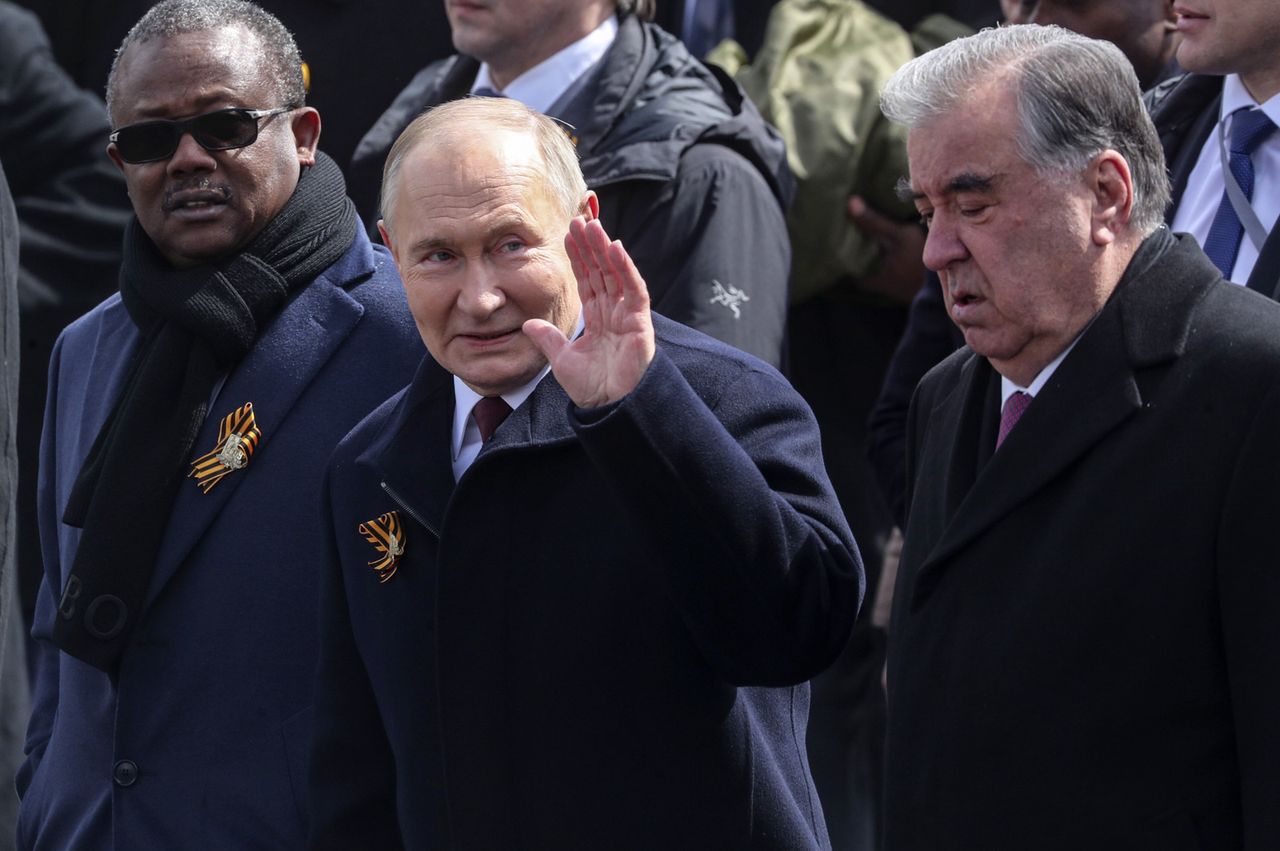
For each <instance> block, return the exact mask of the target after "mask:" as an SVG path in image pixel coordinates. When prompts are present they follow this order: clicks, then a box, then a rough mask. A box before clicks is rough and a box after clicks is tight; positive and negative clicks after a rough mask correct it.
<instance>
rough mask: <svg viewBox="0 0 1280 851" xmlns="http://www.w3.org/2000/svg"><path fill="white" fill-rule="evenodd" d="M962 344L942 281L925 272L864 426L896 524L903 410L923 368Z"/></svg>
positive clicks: (901, 498)
mask: <svg viewBox="0 0 1280 851" xmlns="http://www.w3.org/2000/svg"><path fill="white" fill-rule="evenodd" d="M962 345H964V338H963V337H962V336H961V335H960V332H959V331H958V330H957V329H956V326H955V325H954V324H953V323H952V322H951V317H949V316H947V306H946V303H945V302H944V301H943V300H942V285H941V283H940V282H939V281H938V276H937V275H936V274H935V273H933V272H930V273H928V274H927V275H926V276H925V283H924V286H923V287H921V288H920V292H919V293H917V294H916V297H915V299H914V300H913V301H912V302H911V311H910V313H909V314H908V315H907V327H906V330H905V331H903V333H902V339H901V340H899V341H898V348H897V349H896V350H895V351H894V353H893V359H892V360H891V361H890V362H889V369H888V371H887V372H886V373H885V377H884V386H883V387H882V388H881V390H880V398H879V399H877V400H876V405H875V407H874V408H872V410H871V418H870V422H869V424H868V427H869V429H870V441H869V443H868V446H867V455H868V456H869V457H870V458H871V464H872V466H873V467H874V468H875V471H876V478H877V480H878V482H879V484H880V492H881V493H882V494H884V498H885V501H886V502H888V504H889V508H890V510H891V511H892V512H893V518H894V521H895V522H896V523H897V524H898V526H899V527H900V528H905V527H906V484H907V473H906V465H907V409H908V407H910V405H911V395H912V394H913V393H914V392H915V389H916V385H917V384H919V383H920V379H921V378H923V377H924V374H925V373H926V372H928V371H929V370H930V369H932V368H933V367H934V366H935V365H937V364H938V363H940V362H941V361H942V360H943V359H944V358H945V357H946V356H947V355H949V354H951V353H952V352H954V351H955V350H956V349H958V348H959V347H960V346H962Z"/></svg>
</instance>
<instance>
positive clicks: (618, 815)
mask: <svg viewBox="0 0 1280 851" xmlns="http://www.w3.org/2000/svg"><path fill="white" fill-rule="evenodd" d="M382 210H383V215H384V217H383V221H382V222H381V229H382V234H383V239H384V240H385V241H386V243H387V245H388V246H390V248H391V251H392V254H393V255H394V256H395V258H396V263H397V265H398V266H399V268H400V269H401V273H402V275H403V277H404V282H405V291H406V293H407V295H408V298H409V306H410V309H411V310H412V311H413V313H414V317H415V318H416V320H417V323H418V329H419V331H420V332H421V334H422V338H423V341H424V342H425V343H426V347H427V351H428V353H429V355H430V356H429V357H427V358H425V359H424V360H423V363H422V366H421V368H420V369H419V371H418V374H417V376H416V377H415V378H414V380H413V383H412V384H410V385H409V387H408V388H407V389H406V390H405V391H404V392H402V393H400V394H397V395H396V396H394V397H393V398H391V399H390V400H388V402H387V403H386V404H385V405H383V406H382V407H380V408H379V409H378V410H377V411H375V412H374V413H373V414H371V415H370V416H369V417H368V418H367V419H366V420H365V421H364V422H363V423H361V425H360V426H359V427H357V428H356V429H355V430H354V431H353V432H352V433H351V434H350V435H349V436H348V437H347V438H346V439H345V440H344V441H343V442H342V444H341V445H340V446H339V448H338V450H337V452H336V453H335V455H334V459H333V461H332V462H331V464H330V471H329V482H328V485H327V487H326V489H325V496H326V522H327V524H328V531H327V533H326V535H325V544H326V546H327V547H328V549H329V556H328V558H327V559H326V562H327V564H326V565H324V566H323V569H324V570H325V571H326V572H327V589H326V591H325V592H324V594H323V598H322V610H323V613H324V614H323V619H324V625H323V639H322V647H323V649H322V658H321V666H320V674H319V685H318V689H317V699H318V703H317V724H316V731H317V736H316V748H315V750H314V752H313V761H312V787H311V788H312V798H311V812H312V819H313V821H312V846H313V847H314V848H324V849H329V848H332V849H346V848H359V847H365V848H398V847H406V848H414V849H424V848H435V847H441V848H449V847H455V848H495V849H497V848H582V849H587V848H636V849H651V848H694V847H696V848H735V849H748V848H750V849H764V848H770V849H774V848H777V849H781V848H826V847H829V846H828V843H827V838H826V831H825V828H824V825H823V818H822V809H821V806H820V805H819V803H818V798H817V795H816V792H815V791H814V788H813V782H812V780H811V778H810V773H809V768H808V765H807V758H806V754H805V720H806V718H807V714H808V694H809V691H808V686H807V684H806V682H805V681H806V680H808V679H809V678H810V677H812V676H813V675H814V674H816V673H817V672H818V671H820V670H822V669H823V668H824V667H825V666H827V665H828V664H830V663H831V661H832V660H833V659H835V658H836V656H837V655H838V654H839V652H840V650H841V648H842V647H843V646H844V643H845V640H846V637H847V636H848V633H849V628H850V626H851V624H852V623H853V620H854V617H855V615H856V613H857V609H858V603H859V599H860V591H861V584H862V570H861V564H860V561H859V558H858V554H857V549H856V547H855V545H854V543H853V539H852V536H851V535H850V534H849V531H848V527H847V526H846V525H845V521H844V519H843V517H842V514H841V511H840V506H839V504H838V503H837V501H836V499H835V496H834V494H833V493H832V490H831V484H830V482H829V481H828V479H827V476H826V473H825V471H824V469H823V464H822V452H821V449H820V441H819V435H818V429H817V425H816V424H815V422H814V420H813V416H812V414H811V413H809V410H808V408H807V407H806V406H805V404H804V402H803V401H801V399H800V397H799V396H798V395H797V394H796V392H795V391H794V390H792V389H791V387H790V386H789V385H788V384H787V382H786V381H785V380H784V379H783V378H782V377H781V376H780V375H779V374H778V373H777V371H776V370H774V369H772V368H771V367H769V366H767V365H766V364H764V363H762V362H761V361H759V360H757V359H755V358H752V357H750V356H749V355H745V354H743V353H741V352H739V351H737V350H736V349H733V348H731V347H729V346H726V345H724V344H722V343H719V342H717V341H715V340H712V339H711V338H709V337H707V336H705V335H703V334H700V333H698V332H696V331H692V330H690V329H689V328H686V327H684V326H682V325H678V324H677V323H674V322H671V321H670V320H667V319H664V318H662V317H659V316H656V315H652V316H651V314H650V311H649V299H648V295H647V292H646V289H645V285H644V281H643V279H642V278H641V277H640V275H639V273H638V272H637V271H636V267H635V266H634V264H633V263H632V262H631V260H630V258H629V256H628V255H627V253H626V251H625V249H624V247H623V246H622V244H621V243H619V242H612V243H611V242H610V241H609V239H608V237H606V236H605V232H604V230H603V228H602V227H601V225H600V223H599V221H598V216H599V210H600V207H599V204H598V202H597V200H596V196H595V194H594V193H592V192H589V191H588V190H587V187H586V184H585V182H584V180H583V178H582V174H581V172H580V170H579V168H578V164H577V159H576V157H575V156H574V151H573V148H572V146H571V144H570V142H569V140H568V138H567V137H566V135H565V134H564V132H563V131H562V130H561V129H560V128H559V127H558V125H556V124H555V123H554V122H553V121H552V120H551V119H549V118H547V117H546V116H544V115H541V114H539V113H537V112H534V111H533V110H531V109H529V108H528V107H526V106H524V105H522V104H519V103H517V102H515V101H512V100H508V99H496V98H468V99H464V100H459V101H453V102H451V103H448V104H445V105H443V106H439V107H436V108H435V109H434V110H432V111H430V112H428V113H427V114H426V115H424V116H422V117H421V118H419V119H417V120H416V121H414V122H413V123H412V124H410V126H409V127H408V128H407V129H406V130H405V132H404V134H403V135H402V136H401V137H400V138H399V140H398V141H397V142H396V144H395V146H394V147H393V148H392V150H391V153H390V156H389V157H388V159H387V165H386V176H385V182H384V189H383V196H382ZM566 232H568V233H569V237H568V239H567V240H566ZM579 329H580V333H579ZM568 338H572V341H570V340H569V339H568ZM513 409H514V410H513Z"/></svg>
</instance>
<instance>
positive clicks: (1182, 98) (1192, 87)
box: [1147, 74, 1280, 301]
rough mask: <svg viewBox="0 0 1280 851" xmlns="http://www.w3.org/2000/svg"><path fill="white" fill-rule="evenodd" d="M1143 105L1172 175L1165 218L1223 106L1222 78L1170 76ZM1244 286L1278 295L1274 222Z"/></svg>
mask: <svg viewBox="0 0 1280 851" xmlns="http://www.w3.org/2000/svg"><path fill="white" fill-rule="evenodd" d="M1147 108H1148V109H1149V110H1150V112H1151V120H1152V121H1153V122H1154V123H1155V125H1156V129H1157V130H1158V131H1159V132H1160V144H1161V145H1162V146H1163V147H1164V152H1165V159H1166V160H1167V161H1168V165H1169V176H1170V179H1171V180H1172V181H1173V199H1172V202H1171V203H1170V205H1169V211H1168V212H1167V213H1166V215H1165V219H1166V220H1167V221H1172V220H1173V214H1174V211H1175V210H1177V209H1178V205H1179V204H1180V203H1181V202H1182V194H1183V192H1185V191H1186V188H1187V180H1188V178H1190V177H1191V170H1192V169H1194V168H1195V166H1196V160H1197V159H1199V157H1200V151H1201V149H1202V148H1203V147H1204V144H1205V142H1206V141H1208V140H1209V138H1210V135H1211V134H1212V133H1213V132H1214V130H1215V128H1216V127H1217V124H1218V112H1219V110H1221V108H1222V78H1221V77H1216V76H1211V75H1207V74H1183V75H1182V76H1180V77H1175V78H1174V79H1172V80H1168V81H1166V82H1164V83H1162V84H1161V85H1159V86H1157V87H1156V88H1155V89H1153V90H1152V91H1151V92H1150V93H1149V94H1148V95H1147ZM1243 238H1244V239H1248V238H1249V237H1248V236H1247V235H1246V236H1244V237H1243ZM1246 286H1248V287H1249V289H1251V290H1257V291H1258V292H1260V293H1262V294H1263V295H1265V296H1267V297H1269V298H1272V299H1276V300H1277V301H1280V228H1274V227H1273V228H1272V229H1271V233H1269V234H1268V235H1267V241H1266V242H1264V243H1263V245H1262V250H1261V251H1260V252H1259V253H1258V262H1257V263H1256V264H1254V267H1253V272H1251V273H1250V275H1249V280H1248V281H1247V282H1246Z"/></svg>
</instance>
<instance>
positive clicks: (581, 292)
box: [564, 218, 591, 304]
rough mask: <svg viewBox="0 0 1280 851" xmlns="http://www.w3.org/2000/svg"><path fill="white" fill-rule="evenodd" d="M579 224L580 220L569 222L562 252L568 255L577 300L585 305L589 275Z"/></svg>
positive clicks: (589, 292) (589, 284) (589, 295)
mask: <svg viewBox="0 0 1280 851" xmlns="http://www.w3.org/2000/svg"><path fill="white" fill-rule="evenodd" d="M581 224H582V219H581V218H577V219H573V220H572V221H570V222H569V232H568V233H566V234H565V235H564V250H565V253H566V254H568V255H569V266H570V268H571V269H572V270H573V278H574V280H575V281H577V282H578V299H579V300H580V301H582V303H583V304H586V303H587V302H589V301H590V300H591V273H590V271H589V270H588V269H587V260H586V258H585V257H584V256H583V249H584V246H583V244H582V240H581V231H582V229H581V227H580V225H581Z"/></svg>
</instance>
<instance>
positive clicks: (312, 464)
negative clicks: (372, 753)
mask: <svg viewBox="0 0 1280 851" xmlns="http://www.w3.org/2000/svg"><path fill="white" fill-rule="evenodd" d="M138 342H139V335H138V332H137V328H136V326H135V325H134V324H133V323H132V321H131V320H130V318H129V315H128V313H127V311H126V310H125V309H124V306H123V304H121V302H120V300H119V297H118V296H113V297H111V298H110V299H108V300H107V301H105V302H104V303H103V304H102V305H100V306H99V307H97V308H96V309H94V310H93V311H92V312H91V313H89V314H87V315H86V316H85V317H83V318H82V319H80V320H78V321H77V322H75V323H74V324H73V325H72V326H71V327H70V328H68V329H67V331H66V332H65V333H64V334H63V335H62V337H61V338H60V339H59V341H58V344H57V346H56V347H55V351H54V356H53V361H52V363H51V366H50V392H49V405H48V409H47V411H46V415H45V431H44V440H43V443H42V458H41V468H40V474H41V477H40V483H39V506H40V531H41V537H42V542H43V546H44V552H45V571H46V575H45V582H44V584H43V586H42V588H41V591H40V597H39V603H38V606H37V614H36V623H35V627H34V629H33V634H34V636H35V638H36V640H37V642H38V644H39V646H40V658H39V662H38V678H37V683H36V690H35V695H34V710H33V714H32V719H31V725H30V729H29V732H28V737H27V751H28V754H29V757H28V760H27V762H26V764H25V765H24V766H23V769H22V771H21V772H20V774H19V778H18V786H19V791H20V793H21V796H22V798H23V801H22V810H21V813H20V820H19V846H20V847H21V848H24V849H59V851H65V849H69V848H94V849H106V848H113V847H114V848H118V849H121V851H123V849H135V848H138V849H142V848H156V849H159V848H183V849H189V848H209V849H229V848H236V849H249V848H262V849H283V848H297V847H300V846H301V845H302V844H303V841H304V836H305V823H304V818H305V785H304V784H305V780H304V778H305V774H306V754H307V743H308V741H309V738H310V706H311V697H312V685H313V682H314V671H315V662H316V646H317V640H316V635H317V626H316V605H317V603H316V600H317V579H318V573H317V572H316V565H317V564H318V562H319V554H320V551H321V549H322V547H321V539H320V534H319V528H318V512H317V505H318V496H317V495H318V493H319V488H320V482H321V479H322V477H323V469H324V459H325V458H327V457H328V455H329V454H330V452H332V450H333V447H334V446H335V445H336V444H337V442H338V440H339V439H340V438H341V436H342V435H343V434H345V433H346V432H347V431H348V430H349V429H350V428H351V426H352V425H353V424H354V423H355V422H357V421H358V420H359V419H360V418H361V417H362V416H363V415H364V414H365V413H367V412H368V411H369V410H371V409H372V408H373V407H374V406H375V405H377V404H378V402H379V401H380V400H381V399H383V398H385V397H386V394H387V393H389V392H392V390H393V389H394V387H395V386H397V385H401V384H403V382H404V380H405V377H406V376H407V375H410V374H412V370H413V365H414V364H415V363H416V362H417V359H418V352H420V350H421V342H420V340H419V339H418V336H417V333H416V331H415V329H414V326H413V323H412V319H411V317H410V315H409V312H408V308H407V306H406V304H405V301H404V294H403V291H402V289H401V287H400V284H399V280H398V277H397V275H396V273H395V267H394V265H393V264H392V262H391V258H390V255H389V254H388V253H387V252H386V250H385V249H382V248H376V249H375V248H374V247H373V246H371V245H370V244H369V242H368V240H367V239H366V238H365V236H364V235H363V233H361V234H359V235H358V236H357V238H356V240H355V242H354V243H353V244H352V246H351V248H350V249H349V250H348V251H347V252H346V254H345V255H344V256H343V257H341V258H340V259H339V260H338V261H337V262H336V263H334V264H333V265H332V266H331V267H329V268H328V269H327V270H325V271H324V272H323V273H321V274H320V275H319V276H318V277H317V278H316V279H315V280H314V281H312V282H311V283H310V284H309V285H308V286H306V287H305V288H303V289H302V290H301V291H299V292H298V293H297V294H296V295H294V296H293V297H292V299H291V300H290V301H289V302H288V303H287V304H286V306H285V307H284V308H282V309H281V311H280V312H279V314H277V316H276V317H275V319H274V320H273V321H272V323H271V324H270V325H269V326H268V328H267V329H266V330H265V332H264V333H263V334H262V336H261V337H260V338H259V339H258V341H257V343H256V344H255V346H254V348H253V350H252V351H251V352H250V353H249V354H248V355H247V356H245V358H244V359H243V360H242V361H241V362H240V363H239V364H238V365H237V367H236V368H235V369H234V370H233V371H232V372H231V373H230V375H229V377H228V378H227V380H226V382H225V384H224V385H223V386H222V388H221V390H220V392H219V393H218V395H217V397H216V399H215V400H214V402H213V404H212V406H211V408H210V416H209V417H208V419H207V421H206V422H205V423H204V426H203V427H202V429H201V431H200V434H199V436H198V437H197V439H196V445H195V448H194V449H193V456H198V455H202V454H204V453H205V452H207V451H209V450H210V449H212V448H213V447H214V444H215V442H216V441H217V433H218V427H219V423H220V421H221V420H222V418H223V417H224V416H225V415H226V414H227V413H229V412H231V411H233V410H235V409H236V408H237V407H239V406H241V405H244V404H245V403H246V402H252V403H253V406H254V412H255V417H256V420H257V423H258V425H259V427H260V428H261V430H262V438H261V442H260V444H259V447H258V450H257V451H256V452H255V453H254V455H253V457H252V459H251V461H250V462H249V466H248V467H246V468H245V469H243V470H240V471H237V472H234V473H232V474H230V475H229V476H227V478H226V479H224V480H223V481H222V482H221V483H219V484H218V485H217V486H216V487H214V488H213V489H212V490H211V491H210V492H209V493H208V494H205V493H203V492H201V491H200V490H199V489H198V488H197V486H196V484H195V480H191V482H190V483H187V484H184V485H183V486H182V488H181V490H180V492H179V495H178V497H177V499H176V501H175V502H174V504H173V507H172V510H171V513H170V518H169V524H168V528H167V530H166V533H165V538H164V541H163V543H162V545H161V549H160V553H159V555H158V557H157V562H156V567H155V572H154V574H153V576H152V579H151V587H150V592H149V597H148V603H147V607H146V609H145V610H144V612H143V613H142V615H141V616H140V620H139V622H138V624H137V626H136V627H135V630H136V631H135V638H134V639H133V641H132V645H131V646H130V647H129V648H128V649H127V650H126V651H125V655H124V657H123V660H122V662H121V667H120V671H119V674H118V676H117V677H116V678H115V679H111V678H109V677H108V676H107V675H106V674H104V673H103V672H101V671H99V670H97V669H96V668H92V667H89V666H88V665H86V664H84V663H82V662H80V661H79V660H77V659H75V658H73V657H71V656H68V655H66V654H63V653H59V652H58V651H57V649H56V648H55V647H54V646H53V645H52V643H51V642H50V635H51V631H52V627H53V621H54V618H55V617H56V616H57V612H56V607H57V601H58V598H59V589H61V587H62V582H63V578H64V577H65V576H66V575H67V573H68V572H69V571H70V569H71V565H72V561H73V559H74V556H75V550H76V544H77V542H78V540H79V533H80V530H79V529H75V528H72V527H70V526H67V525H65V524H63V523H62V522H61V518H62V514H63V511H64V509H65V507H66V503H67V498H68V495H69V492H70V489H71V487H72V484H73V483H74V481H75V478H76V475H77V474H78V473H79V471H80V467H81V464H82V462H83V459H84V457H85V455H86V453H87V452H88V450H89V446H90V444H91V443H92V441H93V439H94V437H95V436H96V435H97V433H98V430H99V427H100V426H101V424H102V422H103V419H104V418H105V417H106V415H107V414H108V412H109V411H110V409H111V407H112V405H113V404H114V401H115V398H116V396H117V394H118V393H119V390H120V385H121V381H122V379H123V378H124V375H125V373H126V371H127V368H128V364H129V361H130V355H131V353H132V352H133V351H134V350H135V349H136V347H137V345H138Z"/></svg>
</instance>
